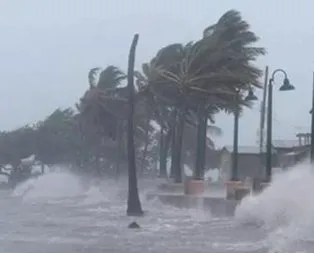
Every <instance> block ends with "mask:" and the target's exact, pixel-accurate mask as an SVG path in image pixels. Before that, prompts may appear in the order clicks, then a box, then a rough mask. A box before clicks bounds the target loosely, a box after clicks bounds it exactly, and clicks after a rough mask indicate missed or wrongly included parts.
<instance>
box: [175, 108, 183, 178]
mask: <svg viewBox="0 0 314 253" xmlns="http://www.w3.org/2000/svg"><path fill="white" fill-rule="evenodd" d="M178 116H179V119H178V122H177V125H176V130H175V134H174V136H175V140H174V153H175V155H174V157H173V158H174V163H173V165H174V169H175V175H174V181H175V183H182V166H181V165H182V163H181V154H182V143H183V134H184V123H185V115H184V110H181V111H180V112H179V115H178Z"/></svg>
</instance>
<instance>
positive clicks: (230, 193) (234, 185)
mask: <svg viewBox="0 0 314 253" xmlns="http://www.w3.org/2000/svg"><path fill="white" fill-rule="evenodd" d="M243 187H244V183H243V182H242V181H227V182H226V190H227V199H236V189H238V188H243Z"/></svg>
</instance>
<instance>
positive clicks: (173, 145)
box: [169, 109, 178, 178]
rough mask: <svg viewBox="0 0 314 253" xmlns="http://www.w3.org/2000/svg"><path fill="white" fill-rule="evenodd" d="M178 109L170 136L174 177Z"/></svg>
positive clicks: (172, 174)
mask: <svg viewBox="0 0 314 253" xmlns="http://www.w3.org/2000/svg"><path fill="white" fill-rule="evenodd" d="M177 124H178V122H177V110H176V109H175V111H174V113H173V120H172V123H171V125H170V128H171V129H170V130H169V131H170V132H171V135H170V138H171V167H170V178H174V177H175V174H176V167H175V166H176V165H175V160H176V158H175V156H176V132H177V131H176V127H177Z"/></svg>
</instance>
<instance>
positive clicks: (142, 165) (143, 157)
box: [141, 118, 150, 176]
mask: <svg viewBox="0 0 314 253" xmlns="http://www.w3.org/2000/svg"><path fill="white" fill-rule="evenodd" d="M149 123H150V119H149V118H148V119H147V121H146V129H145V144H144V150H143V156H142V159H141V175H142V176H143V174H144V164H145V160H146V156H147V152H148V145H149V126H150V124H149Z"/></svg>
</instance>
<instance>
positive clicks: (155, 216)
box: [0, 173, 314, 253]
mask: <svg viewBox="0 0 314 253" xmlns="http://www.w3.org/2000/svg"><path fill="white" fill-rule="evenodd" d="M145 190H146V189H143V190H142V191H141V192H142V194H141V199H142V205H143V209H145V211H147V213H146V215H145V216H144V217H142V218H136V219H134V218H131V217H127V216H126V215H125V211H126V198H125V196H126V190H125V189H124V188H123V187H122V186H121V185H117V184H116V183H113V182H109V181H108V182H105V181H104V182H101V184H100V185H98V186H89V185H84V184H82V182H81V181H80V180H79V179H77V178H75V177H74V176H71V175H69V174H64V173H53V174H51V175H45V176H43V177H40V178H38V179H37V180H30V181H28V182H26V183H24V184H23V185H21V186H19V187H17V189H15V190H14V191H13V192H11V191H6V192H1V193H0V206H1V208H0V252H1V253H37V252H38V253H39V252H40V253H43V252H46V253H50V252H55V253H56V252H61V253H63V252H66V253H71V252H90V253H92V252H108V253H109V252H134V253H135V252H136V253H138V252H156V253H157V252H174V253H175V252H178V253H179V252H180V253H185V252H188V253H191V252H207V253H208V252H211V253H215V252H268V250H269V236H268V233H267V230H265V229H264V228H263V229H262V228H258V227H257V226H256V225H247V224H243V223H239V222H238V221H237V220H236V219H234V218H232V217H222V218H215V217H212V216H211V214H210V213H208V211H204V210H202V209H201V208H198V209H193V210H192V209H178V208H174V207H170V206H165V205H163V204H161V203H160V202H159V201H158V200H156V199H155V200H150V201H146V200H145ZM134 220H135V221H137V222H138V223H139V224H140V225H141V229H140V230H130V229H127V225H128V224H129V223H130V222H131V221H134ZM303 245H305V244H303ZM302 247H303V248H307V249H309V250H310V251H308V252H313V249H314V248H312V246H311V245H310V246H309V245H306V246H302ZM302 247H301V246H297V248H298V249H299V248H302ZM311 249H312V250H311ZM291 252H297V251H291ZM301 252H306V251H301Z"/></svg>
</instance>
